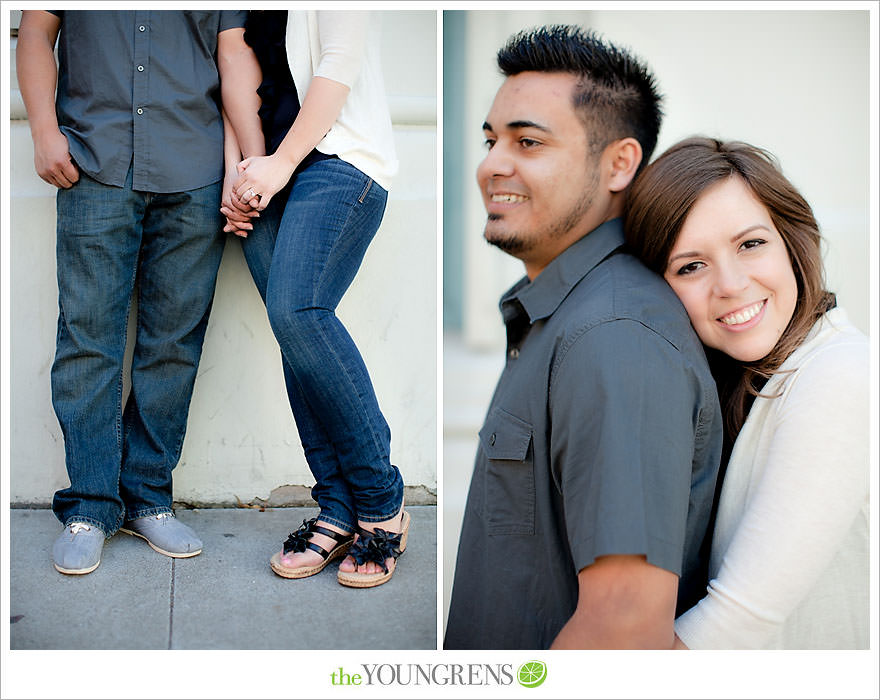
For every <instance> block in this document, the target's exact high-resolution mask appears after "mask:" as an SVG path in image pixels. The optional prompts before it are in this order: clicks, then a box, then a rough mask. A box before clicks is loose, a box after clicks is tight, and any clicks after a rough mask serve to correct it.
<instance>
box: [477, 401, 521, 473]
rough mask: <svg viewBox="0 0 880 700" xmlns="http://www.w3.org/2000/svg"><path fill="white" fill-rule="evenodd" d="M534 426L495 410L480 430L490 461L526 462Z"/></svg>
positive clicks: (481, 441)
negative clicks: (509, 460)
mask: <svg viewBox="0 0 880 700" xmlns="http://www.w3.org/2000/svg"><path fill="white" fill-rule="evenodd" d="M531 439H532V426H531V425H529V424H528V423H526V422H525V421H524V420H521V419H520V418H517V417H516V416H514V415H512V414H510V413H508V412H507V411H504V410H502V409H500V408H496V409H495V410H493V411H492V412H491V413H490V414H489V417H488V418H487V419H486V422H485V423H484V424H483V428H482V429H481V430H480V444H481V445H482V446H483V450H484V451H485V452H486V456H488V457H489V459H513V460H516V461H518V462H522V461H523V460H525V458H526V455H527V454H528V451H529V442H530V441H531Z"/></svg>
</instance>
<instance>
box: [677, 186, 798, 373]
mask: <svg viewBox="0 0 880 700" xmlns="http://www.w3.org/2000/svg"><path fill="white" fill-rule="evenodd" d="M663 274H664V277H665V278H666V281H667V282H668V283H669V285H670V286H671V287H672V289H673V290H675V293H676V294H677V295H678V297H679V298H680V299H681V301H682V303H683V304H684V306H685V308H686V309H687V312H688V315H689V316H690V317H691V321H692V322H693V324H694V329H695V330H696V331H697V334H698V335H699V336H700V340H702V341H703V343H704V344H705V345H707V346H709V347H711V348H714V349H716V350H721V351H722V352H723V353H725V354H727V355H729V356H730V357H732V358H733V359H735V360H740V361H741V362H754V361H757V360H760V359H761V358H763V357H766V356H767V355H768V354H770V351H771V350H773V348H774V347H775V346H776V343H777V342H778V341H779V339H780V338H781V337H782V333H783V331H784V330H785V328H786V326H788V322H789V321H790V320H791V318H792V315H793V314H794V309H795V303H796V301H797V281H796V280H795V276H794V272H793V271H792V268H791V262H790V261H789V259H788V252H787V250H786V247H785V243H784V242H783V240H782V236H780V235H779V232H778V231H777V230H776V227H775V226H774V225H773V221H772V219H771V217H770V213H769V212H768V211H767V209H766V208H765V207H764V205H763V204H761V202H759V201H758V199H757V197H755V195H754V194H753V193H752V191H751V189H749V186H748V185H747V184H746V183H745V181H744V180H743V179H742V178H741V177H739V176H737V175H732V176H731V177H729V178H727V179H726V180H722V181H720V182H718V183H716V184H714V185H712V187H710V188H708V189H707V190H706V191H705V192H704V193H703V195H702V196H701V197H700V198H699V199H698V200H697V202H696V203H695V204H694V206H693V208H692V209H691V212H690V214H689V215H688V217H687V219H686V220H685V223H684V225H683V226H682V227H681V231H680V233H679V235H678V239H677V240H676V241H675V245H674V246H673V248H672V253H671V255H670V258H669V263H668V264H667V266H666V269H665V270H664V271H663Z"/></svg>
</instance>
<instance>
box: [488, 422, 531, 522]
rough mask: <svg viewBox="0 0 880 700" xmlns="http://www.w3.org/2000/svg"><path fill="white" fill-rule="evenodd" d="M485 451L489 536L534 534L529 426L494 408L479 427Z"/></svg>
mask: <svg viewBox="0 0 880 700" xmlns="http://www.w3.org/2000/svg"><path fill="white" fill-rule="evenodd" d="M480 445H481V447H482V449H483V451H484V452H485V454H486V457H487V459H486V488H485V513H486V520H487V533H488V534H489V535H533V534H534V533H535V467H534V449H533V446H532V426H531V425H530V424H529V423H527V422H526V421H524V420H522V419H521V418H517V417H516V416H514V415H513V414H511V413H508V412H507V411H505V410H503V409H500V408H496V409H494V410H493V411H492V412H491V413H490V414H489V417H488V418H487V419H486V422H485V424H484V425H483V428H482V429H481V430H480Z"/></svg>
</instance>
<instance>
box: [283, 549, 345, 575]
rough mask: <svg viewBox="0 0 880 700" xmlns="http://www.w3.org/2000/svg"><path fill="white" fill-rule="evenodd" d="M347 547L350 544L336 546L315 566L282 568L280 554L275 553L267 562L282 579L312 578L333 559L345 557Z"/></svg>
mask: <svg viewBox="0 0 880 700" xmlns="http://www.w3.org/2000/svg"><path fill="white" fill-rule="evenodd" d="M349 547H351V542H346V543H345V544H340V545H337V546H336V547H334V548H333V549H332V550H330V554H328V555H327V558H326V559H325V560H324V561H322V562H321V563H320V564H317V565H315V566H298V567H296V568H295V569H291V568H289V567H287V566H284V565H283V564H282V563H281V553H280V552H275V554H273V555H272V558H271V559H270V560H269V566H271V567H272V571H274V572H275V573H276V574H278V575H279V576H281V577H282V578H308V577H309V576H314V575H315V574H318V573H320V572H322V571H323V570H324V568H325V567H326V566H327V564H329V563H330V562H331V561H333V560H334V559H339V557H342V556H345V555H346V554H347V553H348V549H349Z"/></svg>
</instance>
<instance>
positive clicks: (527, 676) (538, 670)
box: [517, 661, 547, 688]
mask: <svg viewBox="0 0 880 700" xmlns="http://www.w3.org/2000/svg"><path fill="white" fill-rule="evenodd" d="M546 678H547V664H545V663H544V662H543V661H526V662H525V663H524V664H523V665H522V666H520V667H519V671H517V680H518V681H519V684H520V685H521V686H522V687H523V688H537V687H538V686H539V685H541V683H543V682H544V680H545V679H546Z"/></svg>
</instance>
